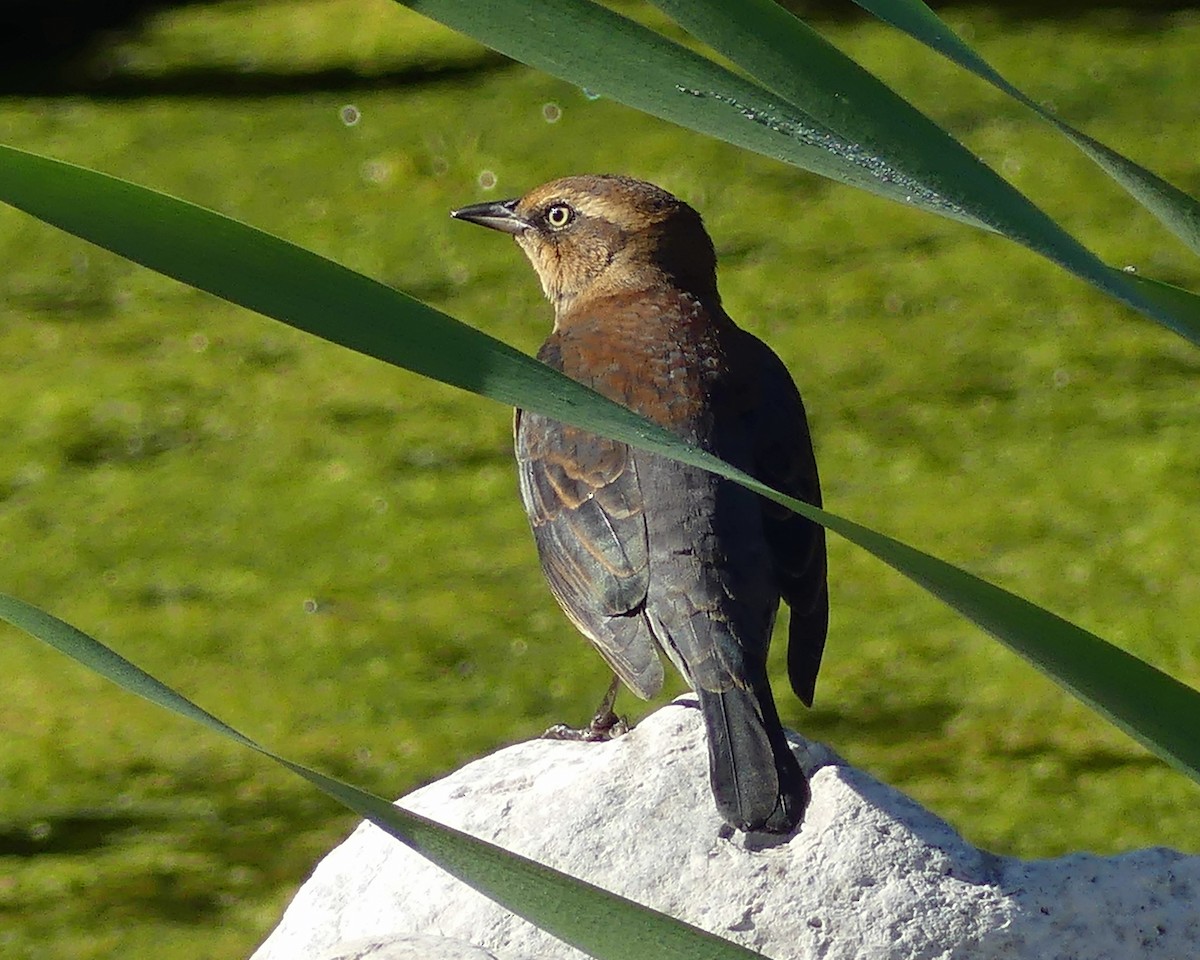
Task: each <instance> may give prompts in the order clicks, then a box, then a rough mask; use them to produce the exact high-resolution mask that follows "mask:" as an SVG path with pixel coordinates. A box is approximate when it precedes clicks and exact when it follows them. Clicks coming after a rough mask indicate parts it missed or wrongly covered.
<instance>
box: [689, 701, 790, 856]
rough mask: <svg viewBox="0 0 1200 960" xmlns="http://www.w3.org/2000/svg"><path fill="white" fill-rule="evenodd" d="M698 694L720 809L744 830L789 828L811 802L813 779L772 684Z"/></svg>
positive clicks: (733, 823)
mask: <svg viewBox="0 0 1200 960" xmlns="http://www.w3.org/2000/svg"><path fill="white" fill-rule="evenodd" d="M696 695H697V696H698V697H699V699H700V711H701V713H702V714H703V716H704V725H705V727H706V728H707V732H708V770H709V778H710V779H711V781H712V792H713V798H714V799H715V800H716V803H717V811H718V812H719V813H720V814H721V816H722V817H723V818H724V820H725V822H726V823H728V824H730V825H731V826H733V827H736V828H737V829H739V830H745V831H754V830H761V831H765V832H767V833H790V832H791V831H792V830H793V829H794V828H795V826H796V824H797V823H799V822H800V819H801V818H802V817H803V816H804V809H805V807H807V806H808V799H809V789H808V780H807V779H806V778H805V776H804V771H803V770H801V769H800V764H799V763H798V762H797V761H796V757H795V755H794V754H793V753H792V751H791V748H790V747H789V746H788V742H787V737H786V736H785V735H784V732H783V725H782V724H781V723H780V722H779V714H778V712H777V711H776V709H775V700H774V698H773V697H772V696H771V688H770V687H769V686H767V684H766V683H763V684H762V685H761V686H760V687H758V688H757V689H756V690H739V689H732V690H725V691H722V692H720V693H714V692H712V691H709V690H697V691H696Z"/></svg>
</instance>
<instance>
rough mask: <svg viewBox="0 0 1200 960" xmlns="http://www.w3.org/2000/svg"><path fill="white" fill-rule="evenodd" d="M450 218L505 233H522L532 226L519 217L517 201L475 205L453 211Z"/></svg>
mask: <svg viewBox="0 0 1200 960" xmlns="http://www.w3.org/2000/svg"><path fill="white" fill-rule="evenodd" d="M450 216H452V217H454V219H455V220H469V221H470V222H471V223H477V224H479V225H480V226H481V227H490V228H491V229H493V230H500V231H502V232H504V233H513V234H517V233H522V232H524V231H525V230H528V229H529V226H530V224H529V221H528V220H526V219H525V218H524V217H520V216H518V215H517V199H513V200H499V201H497V202H495V203H475V204H472V205H471V206H469V207H462V208H461V209H459V210H451V211H450Z"/></svg>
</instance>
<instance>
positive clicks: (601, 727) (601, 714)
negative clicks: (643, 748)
mask: <svg viewBox="0 0 1200 960" xmlns="http://www.w3.org/2000/svg"><path fill="white" fill-rule="evenodd" d="M620 686H621V682H620V681H619V680H618V679H617V678H616V677H613V681H612V683H610V684H609V685H608V691H607V692H606V693H605V694H604V699H603V700H602V701H601V702H600V707H599V708H598V709H597V710H596V715H595V716H594V717H592V722H591V723H589V724H588V725H587V726H586V727H568V726H567V725H566V724H565V723H556V724H555V725H554V726H552V727H551V728H550V729H549V730H547V731H546V732H545V733H543V734H542V739H543V740H577V741H581V742H584V743H600V742H603V741H605V740H615V739H617V737H621V736H624V735H625V734H627V733H628V732H629V724H627V723H626V722H625V721H624V720H623V719H621V718H620V717H618V716H617V714H616V711H614V710H613V704H615V703H616V702H617V690H618V689H620Z"/></svg>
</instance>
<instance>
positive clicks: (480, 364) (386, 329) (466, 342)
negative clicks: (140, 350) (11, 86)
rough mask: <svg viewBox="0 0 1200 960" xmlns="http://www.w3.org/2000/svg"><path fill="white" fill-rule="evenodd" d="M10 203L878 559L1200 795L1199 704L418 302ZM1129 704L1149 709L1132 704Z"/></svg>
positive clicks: (250, 253) (179, 229)
mask: <svg viewBox="0 0 1200 960" xmlns="http://www.w3.org/2000/svg"><path fill="white" fill-rule="evenodd" d="M0 199H3V200H5V201H7V202H9V203H11V204H13V205H15V206H19V207H20V208H21V209H25V210H27V211H29V212H31V213H33V214H34V215H35V216H38V217H40V218H41V219H43V220H46V221H47V222H49V223H52V224H54V225H56V226H59V227H62V228H63V229H65V230H68V231H70V232H72V233H75V234H76V235H78V236H81V237H84V238H85V239H88V240H91V241H92V242H94V243H97V244H99V245H101V246H104V247H106V248H107V249H109V250H113V251H114V252H117V253H120V254H121V255H123V256H126V257H128V258H130V259H132V260H135V261H137V262H139V263H144V264H146V265H147V266H150V267H152V268H153V269H156V270H158V271H159V272H162V273H165V274H167V275H168V276H172V277H175V278H176V279H178V280H182V281H183V282H185V283H190V284H192V285H193V286H196V287H199V288H200V289H203V290H207V291H209V292H210V293H215V294H217V295H218V296H222V297H224V298H226V299H227V300H230V301H232V302H234V303H239V304H241V305H243V306H247V307H249V308H251V309H253V310H256V311H258V312H260V313H262V314H265V315H266V316H270V317H274V318H275V319H277V320H282V321H283V322H285V323H289V324H291V325H293V326H296V327H298V328H299V329H302V330H307V331H309V332H310V333H314V334H316V335H317V336H321V337H324V338H325V339H327V340H330V341H332V342H334V343H340V344H342V345H344V346H347V347H350V348H351V349H354V350H358V351H360V352H363V353H367V354H369V355H370V356H374V357H378V358H379V359H382V360H385V361H386V362H388V363H392V364H395V365H397V366H401V367H406V368H407V369H410V370H413V371H414V372H417V373H421V374H423V375H424V376H429V377H433V378H435V379H439V380H442V381H443V382H445V383H450V384H454V385H456V386H460V387H463V388H464V389H467V390H471V391H472V392H475V393H478V394H480V395H482V396H487V397H491V398H493V399H496V400H500V401H502V402H504V403H512V404H517V405H519V406H521V407H524V408H526V409H529V410H533V411H536V412H539V413H543V414H546V415H547V416H551V417H555V418H557V419H560V420H564V421H566V422H569V423H572V424H575V425H578V426H581V427H585V428H587V429H590V430H594V431H596V432H597V433H602V434H604V435H606V436H610V437H614V438H616V439H619V440H622V441H625V442H628V443H631V444H633V445H635V446H638V447H642V448H644V449H647V450H653V451H655V452H657V453H662V454H664V455H666V456H670V457H674V458H676V459H678V460H680V461H683V462H685V463H690V464H693V465H696V466H700V467H703V468H705V469H708V470H712V471H713V472H715V473H718V474H720V475H721V476H725V477H728V478H730V479H732V480H735V481H736V482H738V483H741V484H744V485H745V486H747V487H749V488H750V489H752V490H755V491H757V492H759V493H761V494H762V495H763V496H766V497H769V498H770V499H772V500H775V501H777V502H778V503H781V504H784V505H786V506H788V507H789V508H791V509H793V510H795V511H796V512H798V513H801V514H803V515H804V516H806V517H809V518H810V519H812V520H814V521H816V522H817V523H820V524H823V525H824V526H826V527H828V528H829V529H831V530H834V531H836V532H837V533H839V534H840V535H842V536H843V537H845V538H846V539H848V540H850V541H851V542H853V543H855V544H857V545H859V546H861V547H863V548H864V549H866V550H868V551H870V552H871V553H873V554H875V555H876V556H877V557H879V558H880V559H881V560H883V561H884V562H885V563H888V564H889V565H891V566H893V567H894V568H895V569H896V570H898V571H899V572H900V573H902V574H904V575H905V576H906V577H909V578H910V579H912V580H913V581H915V582H916V583H918V584H920V585H921V586H923V587H925V588H926V589H927V590H930V591H931V592H932V593H934V594H935V595H936V596H938V597H940V598H941V599H942V600H944V601H945V602H947V603H948V604H950V605H951V606H952V607H954V608H955V609H957V610H959V611H960V612H962V613H963V614H964V615H965V616H967V617H968V618H970V619H971V620H973V621H975V622H976V623H978V624H979V625H980V626H981V627H983V628H984V629H985V630H987V631H989V632H990V633H992V634H994V635H995V636H997V637H998V638H999V639H1001V640H1002V641H1003V642H1005V643H1006V644H1008V645H1009V646H1011V647H1012V648H1013V649H1014V650H1016V651H1017V652H1018V653H1020V654H1021V655H1022V656H1025V657H1027V658H1028V659H1029V660H1031V661H1032V662H1033V663H1035V664H1036V665H1037V666H1038V667H1040V668H1041V669H1042V670H1044V671H1045V672H1047V673H1048V674H1049V675H1050V676H1052V677H1054V678H1055V679H1056V680H1057V681H1058V682H1059V683H1061V684H1063V685H1064V686H1065V687H1067V689H1069V690H1071V691H1072V692H1074V693H1075V694H1076V695H1077V696H1079V697H1081V698H1082V699H1083V700H1084V701H1085V702H1087V703H1088V704H1090V705H1092V706H1095V707H1096V708H1097V709H1099V710H1100V711H1101V712H1102V713H1103V714H1104V715H1106V716H1108V717H1109V718H1110V719H1112V720H1113V722H1115V723H1116V724H1117V725H1118V726H1120V727H1121V728H1122V729H1124V730H1126V731H1128V732H1129V733H1130V734H1131V735H1133V736H1134V737H1135V738H1137V739H1138V740H1140V741H1141V742H1142V743H1144V744H1145V745H1146V746H1147V747H1148V748H1149V749H1151V750H1152V751H1154V752H1155V753H1157V754H1158V755H1159V756H1161V757H1163V758H1164V759H1165V760H1167V761H1168V762H1170V763H1172V764H1173V765H1175V766H1176V767H1178V768H1179V769H1181V770H1183V771H1184V772H1185V773H1187V774H1188V775H1189V776H1191V777H1192V778H1193V779H1197V780H1198V781H1200V739H1197V738H1195V737H1193V736H1191V734H1190V731H1191V730H1192V729H1193V728H1194V725H1195V720H1196V718H1197V717H1200V694H1197V692H1196V691H1194V690H1192V689H1190V688H1189V687H1186V686H1184V685H1183V684H1180V683H1178V682H1177V681H1175V680H1173V679H1172V678H1170V677H1168V676H1167V675H1166V674H1163V673H1161V672H1160V671H1158V670H1155V669H1154V668H1153V667H1151V666H1149V665H1148V664H1145V663H1143V662H1141V661H1139V660H1137V659H1136V658H1133V657H1130V656H1129V655H1128V654H1124V653H1122V652H1121V651H1120V650H1118V649H1117V648H1115V647H1113V646H1111V645H1110V644H1108V643H1106V642H1105V641H1103V640H1101V639H1100V638H1098V637H1096V636H1094V635H1092V634H1090V633H1088V632H1087V631H1085V630H1082V629H1080V628H1079V627H1076V626H1074V625H1072V624H1070V623H1068V622H1066V621H1065V620H1062V619H1060V618H1058V617H1056V616H1054V615H1053V614H1051V613H1048V612H1047V611H1045V610H1041V609H1040V608H1038V607H1035V606H1033V605H1032V604H1030V603H1028V602H1026V601H1024V600H1021V599H1020V598H1018V597H1015V596H1013V595H1012V594H1009V593H1007V592H1006V591H1004V590H1001V589H1000V588H999V587H995V586H993V585H991V584H988V583H986V582H984V581H982V580H979V579H978V578H976V577H974V576H972V575H971V574H968V573H966V572H965V571H962V570H959V569H958V568H956V567H953V566H951V565H949V564H947V563H945V562H943V561H941V560H938V559H936V558H934V557H932V556H929V555H928V554H924V553H921V552H920V551H918V550H915V549H914V548H912V547H908V546H906V545H904V544H901V543H899V542H897V541H895V540H892V539H891V538H889V537H886V536H884V535H882V534H879V533H876V532H874V531H871V530H868V529H866V528H864V527H861V526H859V525H857V524H855V523H853V522H851V521H849V520H844V519H842V518H840V517H838V516H836V515H834V514H831V513H828V512H826V511H823V510H818V509H816V508H814V507H811V506H809V505H807V504H804V503H801V502H800V501H797V500H793V499H791V498H789V497H786V496H784V495H783V494H781V493H779V492H777V491H775V490H771V489H770V488H767V487H764V486H763V485H762V484H760V483H758V482H757V481H755V480H753V479H752V478H750V477H749V476H747V475H746V474H744V473H741V472H740V471H738V470H735V469H734V468H732V467H730V466H729V465H728V464H726V463H724V462H722V461H720V460H717V459H716V458H715V457H712V456H711V455H709V454H707V453H704V452H703V451H701V450H699V449H697V448H695V447H691V446H688V445H687V444H684V443H683V442H682V441H680V440H678V439H677V438H675V437H674V436H672V435H671V434H669V433H667V432H666V431H664V430H662V429H660V428H658V427H657V426H655V425H653V424H651V423H649V422H648V421H646V420H644V419H642V418H641V417H638V416H637V415H635V414H633V413H632V412H630V411H628V410H625V409H624V408H622V407H620V406H618V405H616V404H613V403H611V402H610V401H608V400H605V399H603V398H602V397H600V396H599V395H597V394H595V393H593V392H592V391H590V390H588V389H586V388H585V387H582V386H581V385H579V384H577V383H575V382H574V381H572V380H570V379H568V378H566V377H563V376H562V375H561V374H558V373H556V372H555V371H553V370H550V369H549V368H548V367H545V366H544V365H542V364H540V363H538V362H537V361H535V360H533V359H532V358H529V357H526V356H524V355H523V354H521V353H519V352H517V351H515V350H513V349H511V348H510V347H507V346H506V345H504V344H502V343H500V342H499V341H496V340H494V339H492V338H491V337H488V336H486V335H485V334H482V333H480V332H479V331H476V330H473V329H472V328H470V327H468V326H466V325H465V324H461V323H459V322H458V321H456V320H453V319H452V318H450V317H447V316H445V315H444V314H441V313H439V312H438V311H436V310H433V309H432V308H430V307H427V306H425V305H423V304H420V303H419V302H417V301H415V300H413V299H411V298H410V297H407V296H405V295H403V294H401V293H398V292H396V291H393V290H391V289H390V288H388V287H385V286H383V285H382V284H379V283H376V282H375V281H372V280H370V279H368V278H366V277H363V276H361V275H359V274H356V273H354V272H353V271H350V270H347V269H346V268H344V267H341V266H339V265H337V264H335V263H332V262H331V261H329V260H326V259H324V258H322V257H319V256H317V255H316V254H313V253H310V252H308V251H305V250H303V249H301V248H300V247H297V246H295V245H293V244H290V243H287V242H285V241H283V240H279V239H277V238H275V237H272V236H270V235H268V234H266V233H263V232H261V231H259V230H256V229H254V228H253V227H249V226H246V225H245V224H241V223H238V222H237V221H234V220H230V219H229V218H227V217H223V216H221V215H220V214H217V213H213V212H212V211H209V210H205V209H203V208H201V207H197V206H195V205H192V204H189V203H185V202H183V201H180V200H175V199H173V198H171V197H167V196H165V195H163V194H160V193H156V192H154V191H152V190H148V189H146V188H144V187H138V186H135V185H133V184H130V183H127V182H125V181H121V180H116V179H114V178H112V177H108V176H105V175H104V174H99V173H96V172H94V171H89V170H85V169H83V168H80V167H75V166H71V165H68V164H63V163H60V162H58V161H54V160H49V159H46V158H42V157H36V156H33V155H32V154H26V153H22V152H19V151H14V150H11V149H9V148H0ZM1135 279H1136V278H1135ZM1139 282H1142V283H1145V281H1139ZM1147 289H1152V290H1154V291H1155V293H1156V295H1157V296H1160V297H1161V298H1162V299H1163V300H1164V301H1169V300H1170V299H1171V297H1172V296H1174V294H1173V292H1172V291H1173V290H1174V288H1171V287H1167V286H1166V285H1161V286H1160V285H1148V286H1147ZM1131 678H1132V679H1131ZM1131 683H1132V686H1131ZM1131 689H1133V690H1136V691H1137V692H1138V693H1139V694H1140V695H1139V696H1136V697H1133V698H1131V697H1130V695H1129V694H1130V690H1131ZM1185 731H1186V733H1185Z"/></svg>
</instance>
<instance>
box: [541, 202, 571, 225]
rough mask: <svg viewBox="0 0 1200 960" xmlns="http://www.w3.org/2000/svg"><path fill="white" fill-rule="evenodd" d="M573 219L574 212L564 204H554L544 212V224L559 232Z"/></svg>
mask: <svg viewBox="0 0 1200 960" xmlns="http://www.w3.org/2000/svg"><path fill="white" fill-rule="evenodd" d="M574 218H575V211H574V210H572V209H571V208H570V207H568V206H567V205H566V204H565V203H556V204H555V205H554V206H552V207H551V208H550V209H549V210H547V211H546V223H547V224H548V225H549V226H550V228H551V229H553V230H561V229H562V228H563V227H565V226H566V225H567V224H568V223H570V222H571V221H572V220H573V219H574Z"/></svg>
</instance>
